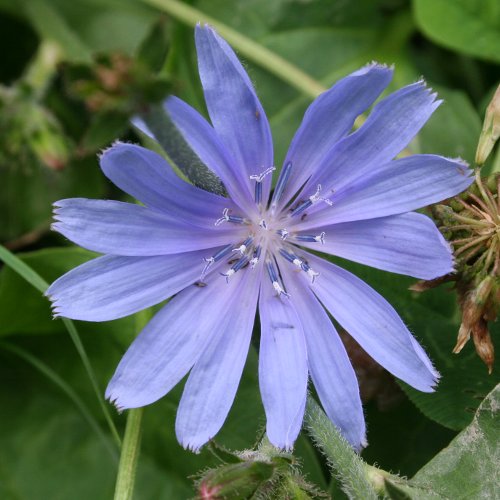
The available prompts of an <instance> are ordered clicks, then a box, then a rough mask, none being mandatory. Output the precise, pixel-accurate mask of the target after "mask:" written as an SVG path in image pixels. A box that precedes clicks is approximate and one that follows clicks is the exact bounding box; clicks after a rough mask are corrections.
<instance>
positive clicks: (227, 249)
mask: <svg viewBox="0 0 500 500" xmlns="http://www.w3.org/2000/svg"><path fill="white" fill-rule="evenodd" d="M232 249H233V245H226V246H225V247H224V248H221V249H220V250H219V251H218V252H216V253H214V255H212V256H211V257H205V258H204V259H203V260H204V261H205V262H206V264H205V267H204V268H203V271H202V272H201V277H200V281H203V278H205V276H206V274H207V271H208V269H209V268H210V266H211V265H212V264H214V263H215V262H218V261H219V260H221V259H222V258H223V257H225V256H226V255H227V254H229V253H231V250H232Z"/></svg>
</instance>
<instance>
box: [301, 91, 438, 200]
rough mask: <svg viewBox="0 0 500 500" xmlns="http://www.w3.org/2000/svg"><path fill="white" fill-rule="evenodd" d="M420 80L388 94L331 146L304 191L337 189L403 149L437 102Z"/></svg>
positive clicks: (365, 174)
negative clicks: (351, 129)
mask: <svg viewBox="0 0 500 500" xmlns="http://www.w3.org/2000/svg"><path fill="white" fill-rule="evenodd" d="M434 99H435V94H432V93H431V92H430V91H429V89H427V88H426V86H425V85H424V83H423V82H419V83H414V84H412V85H408V86H407V87H403V88H402V89H400V90H398V91H397V92H394V93H393V94H391V95H389V96H388V97H386V98H385V99H383V100H382V101H380V102H379V103H378V104H377V105H376V106H375V107H374V108H373V111H372V113H371V114H370V116H369V117H368V119H367V120H366V122H365V123H364V125H363V126H362V127H361V128H360V129H359V130H357V131H356V132H354V133H353V134H351V135H349V136H347V137H346V138H344V139H342V140H341V141H340V142H339V143H337V145H336V146H335V147H334V148H332V149H331V151H330V152H329V154H328V155H326V157H325V158H324V160H323V162H322V163H321V164H320V165H319V166H318V168H317V170H316V172H315V174H314V175H313V176H312V177H311V179H310V180H309V182H308V184H307V186H306V188H305V191H304V192H309V191H312V192H314V191H315V189H316V186H317V185H318V184H321V185H322V186H323V192H324V193H327V192H329V191H331V190H335V191H338V190H339V189H340V188H343V187H344V186H347V185H349V184H350V183H351V182H352V181H353V180H354V179H364V178H365V177H366V176H367V175H371V174H372V173H374V172H375V171H376V170H377V169H378V167H379V166H380V165H384V164H385V163H387V162H388V161H390V160H392V159H393V158H394V157H395V156H396V155H397V154H398V153H399V152H400V151H401V150H403V149H404V148H405V147H406V146H407V145H408V144H409V142H410V141H411V140H412V139H413V137H414V136H415V135H416V134H417V133H418V131H419V130H420V128H421V127H422V126H423V125H424V124H425V122H426V121H427V120H428V119H429V117H430V116H431V114H432V113H433V112H434V110H435V109H436V108H437V107H438V106H439V104H440V101H435V100H434Z"/></svg>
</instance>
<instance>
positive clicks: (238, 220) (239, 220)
mask: <svg viewBox="0 0 500 500" xmlns="http://www.w3.org/2000/svg"><path fill="white" fill-rule="evenodd" d="M223 222H233V223H235V224H248V221H247V219H245V218H244V217H240V216H238V215H229V208H225V209H224V210H223V211H222V217H221V218H220V219H217V220H216V221H215V223H214V225H215V226H219V225H220V224H222V223H223Z"/></svg>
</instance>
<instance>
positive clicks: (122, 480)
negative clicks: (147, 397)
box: [114, 408, 144, 500]
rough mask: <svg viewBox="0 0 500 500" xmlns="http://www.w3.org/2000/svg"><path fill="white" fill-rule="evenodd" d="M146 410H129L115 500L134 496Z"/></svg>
mask: <svg viewBox="0 0 500 500" xmlns="http://www.w3.org/2000/svg"><path fill="white" fill-rule="evenodd" d="M143 413H144V408H135V409H133V410H129V411H128V414H127V425H126V427H125V437H124V439H123V445H122V452H121V455H120V464H119V466H118V475H117V477H116V486H115V496H114V499H115V500H131V499H132V498H133V494H134V484H135V477H136V472H137V463H138V459H139V453H140V448H141V434H142V429H141V423H142V415H143Z"/></svg>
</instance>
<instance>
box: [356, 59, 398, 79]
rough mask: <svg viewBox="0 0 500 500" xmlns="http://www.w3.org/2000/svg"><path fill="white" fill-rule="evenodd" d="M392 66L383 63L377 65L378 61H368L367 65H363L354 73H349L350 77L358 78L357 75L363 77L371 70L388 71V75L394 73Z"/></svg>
mask: <svg viewBox="0 0 500 500" xmlns="http://www.w3.org/2000/svg"><path fill="white" fill-rule="evenodd" d="M394 67H395V66H394V64H390V65H389V64H385V63H379V62H378V61H370V62H369V63H367V64H365V65H364V66H361V68H359V69H358V70H357V71H355V72H354V73H351V76H359V75H364V74H366V73H368V72H370V71H372V70H383V71H389V72H390V73H393V72H394Z"/></svg>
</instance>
